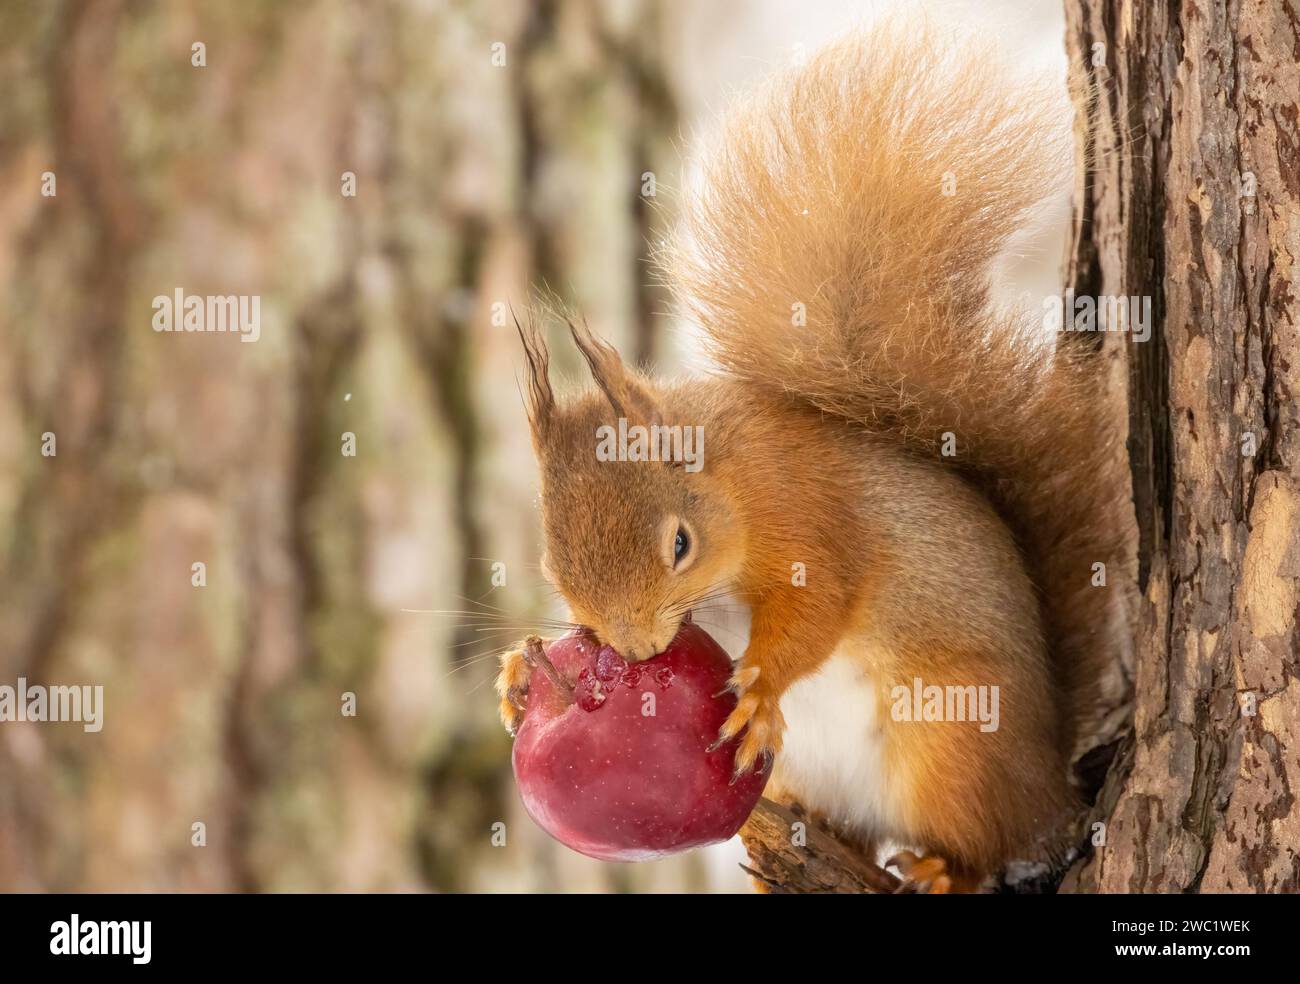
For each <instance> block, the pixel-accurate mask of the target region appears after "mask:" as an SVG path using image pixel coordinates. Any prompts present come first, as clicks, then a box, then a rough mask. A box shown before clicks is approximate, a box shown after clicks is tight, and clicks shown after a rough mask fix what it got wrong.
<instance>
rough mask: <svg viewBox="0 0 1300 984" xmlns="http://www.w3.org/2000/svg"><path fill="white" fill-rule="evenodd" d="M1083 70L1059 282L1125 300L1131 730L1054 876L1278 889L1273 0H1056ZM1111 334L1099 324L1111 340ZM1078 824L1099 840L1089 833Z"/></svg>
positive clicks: (1281, 346)
mask: <svg viewBox="0 0 1300 984" xmlns="http://www.w3.org/2000/svg"><path fill="white" fill-rule="evenodd" d="M1066 6H1067V10H1068V29H1067V40H1068V49H1069V54H1070V58H1071V62H1072V64H1073V65H1074V66H1075V67H1076V68H1081V69H1083V70H1085V71H1087V72H1088V73H1089V74H1090V76H1091V78H1092V80H1093V81H1094V82H1095V84H1096V91H1095V105H1094V120H1093V125H1092V127H1091V129H1090V131H1089V133H1088V135H1087V138H1086V139H1087V140H1088V143H1089V147H1090V150H1091V152H1092V156H1093V159H1094V166H1093V168H1092V170H1091V173H1090V175H1089V179H1088V181H1087V183H1086V188H1085V189H1084V195H1083V198H1082V201H1081V205H1080V207H1079V212H1078V220H1079V221H1078V223H1077V234H1076V248H1075V251H1074V261H1073V269H1072V271H1071V273H1072V275H1071V277H1070V282H1072V283H1073V284H1074V286H1075V289H1076V291H1077V292H1078V293H1079V294H1088V295H1093V296H1096V295H1102V296H1111V295H1119V296H1132V295H1138V296H1149V297H1151V298H1152V308H1153V313H1154V332H1153V334H1152V337H1151V339H1150V341H1148V342H1133V341H1123V340H1112V339H1108V341H1107V344H1108V345H1111V346H1113V347H1114V349H1115V350H1116V351H1120V352H1122V353H1123V358H1124V360H1125V362H1126V365H1127V391H1128V403H1129V421H1130V433H1129V454H1130V459H1131V464H1132V471H1133V491H1134V503H1135V507H1136V514H1137V523H1138V528H1139V533H1140V542H1141V547H1140V572H1139V584H1138V586H1137V588H1138V591H1139V593H1140V596H1141V597H1140V600H1139V601H1138V603H1137V613H1136V615H1137V617H1136V646H1137V649H1136V660H1135V663H1136V680H1135V690H1136V704H1135V717H1134V729H1135V730H1134V734H1133V737H1132V739H1131V740H1130V741H1129V743H1128V745H1127V747H1126V748H1125V749H1124V750H1123V753H1122V754H1121V755H1120V756H1119V757H1118V758H1117V760H1116V762H1115V764H1114V765H1113V767H1112V769H1111V771H1110V774H1109V776H1108V779H1107V782H1106V786H1105V788H1104V790H1103V793H1102V798H1101V802H1100V804H1099V808H1098V812H1097V816H1096V818H1095V819H1096V820H1097V821H1098V822H1100V823H1102V824H1104V828H1098V831H1099V833H1100V832H1104V844H1103V845H1101V846H1098V847H1096V848H1095V850H1094V852H1093V854H1092V855H1091V856H1090V857H1087V858H1085V859H1084V860H1083V861H1081V862H1080V864H1079V865H1078V866H1077V867H1076V869H1075V870H1074V871H1073V872H1071V875H1070V877H1069V878H1068V879H1067V882H1066V885H1065V887H1066V888H1067V889H1073V890H1078V891H1103V892H1182V891H1206V892H1225V891H1236V892H1240V891H1258V892H1281V891H1292V892H1294V891H1297V890H1298V889H1300V805H1298V804H1297V802H1296V799H1295V796H1294V791H1295V790H1296V789H1300V679H1297V664H1296V653H1297V651H1300V632H1298V631H1297V623H1296V618H1297V604H1298V603H1300V532H1298V531H1300V429H1298V428H1297V413H1298V412H1300V411H1297V405H1296V402H1295V396H1296V394H1297V390H1298V389H1300V387H1298V386H1297V380H1298V374H1300V360H1297V352H1298V349H1297V341H1298V340H1300V339H1298V336H1297V321H1298V317H1297V315H1298V314H1300V306H1298V305H1300V302H1298V301H1297V287H1298V286H1300V285H1298V284H1297V283H1296V279H1297V270H1296V262H1297V257H1300V184H1297V175H1300V156H1298V153H1297V147H1298V146H1300V133H1298V132H1297V100H1298V99H1300V66H1298V65H1297V60H1296V56H1295V52H1296V50H1297V46H1298V45H1300V37H1298V36H1297V22H1296V19H1295V16H1294V9H1293V8H1292V7H1291V5H1289V4H1287V3H1285V2H1283V0H1252V2H1246V3H1241V4H1225V3H1222V2H1207V3H1185V4H1174V5H1167V4H1142V3H1130V2H1123V0H1069V2H1067V4H1066ZM1116 343H1117V344H1116ZM1098 839H1100V837H1099V838H1098Z"/></svg>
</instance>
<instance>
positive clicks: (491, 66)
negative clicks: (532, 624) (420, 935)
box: [0, 0, 700, 891]
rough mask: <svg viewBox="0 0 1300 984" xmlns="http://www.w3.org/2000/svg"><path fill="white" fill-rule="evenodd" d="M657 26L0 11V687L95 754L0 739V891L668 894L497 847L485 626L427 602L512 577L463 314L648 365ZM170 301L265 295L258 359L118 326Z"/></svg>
mask: <svg viewBox="0 0 1300 984" xmlns="http://www.w3.org/2000/svg"><path fill="white" fill-rule="evenodd" d="M665 17H666V13H665V12H664V11H663V10H662V8H661V6H660V5H659V4H656V3H654V2H652V0H645V2H636V3H631V4H622V5H618V7H617V9H614V8H611V7H607V6H606V5H604V4H599V3H594V2H583V0H571V2H565V3H549V2H541V3H522V2H521V3H503V4H481V5H480V4H423V3H415V2H410V3H391V4H389V3H386V4H380V5H374V4H370V3H366V2H362V0H337V2H336V0H328V2H326V0H322V2H307V3H297V4H276V5H268V4H264V3H261V2H258V0H239V2H231V3H228V4H227V3H222V4H209V3H202V2H197V0H192V2H180V3H169V4H134V3H125V2H120V0H104V2H98V3H93V4H92V3H82V2H79V0H71V2H61V3H58V2H54V3H39V4H9V5H4V6H3V7H0V88H3V90H4V91H5V93H6V95H5V98H4V100H0V298H3V305H2V306H0V599H2V602H3V604H2V606H0V683H3V684H10V685H12V684H14V683H15V682H16V680H17V679H18V678H19V677H24V678H26V679H27V680H28V681H29V682H30V683H33V684H59V683H64V684H88V685H95V684H102V685H103V686H104V691H105V693H104V703H105V707H104V727H103V731H102V732H99V733H96V734H90V733H85V732H83V730H82V729H81V727H80V726H78V725H75V724H30V723H28V724H22V723H5V724H0V890H89V891H105V890H149V889H154V890H167V891H171V890H237V891H239V890H411V889H427V888H438V889H468V890H473V889H480V890H482V889H493V888H504V889H514V890H527V889H538V888H550V889H558V888H566V889H574V888H578V889H591V888H610V887H618V886H625V885H636V886H638V887H654V886H655V885H656V884H660V885H662V886H664V887H675V888H681V887H688V886H689V885H691V884H694V883H695V882H694V881H693V880H698V878H699V877H700V861H699V859H697V858H696V859H678V860H673V861H671V862H668V863H667V864H665V865H662V866H659V867H657V868H656V867H654V866H647V867H646V868H645V869H644V870H638V871H637V872H636V873H633V874H629V873H627V872H625V871H624V870H623V869H620V868H616V867H613V866H601V865H598V864H596V863H595V862H587V861H585V859H575V857H574V856H572V855H569V854H568V853H567V852H564V851H563V850H562V849H560V848H558V847H557V846H556V845H554V844H553V843H552V842H550V841H549V839H548V838H545V837H544V836H543V835H541V834H540V833H539V832H537V831H536V830H534V829H533V828H532V827H531V824H530V823H529V822H528V821H527V820H526V819H525V818H524V817H523V815H522V812H521V811H520V810H519V807H518V803H517V797H516V796H515V794H514V792H513V789H512V786H511V780H510V773H509V743H508V740H507V739H506V737H505V735H504V732H503V731H502V730H501V728H500V725H499V724H498V722H497V721H496V719H495V707H494V700H493V699H492V695H491V692H490V688H488V687H486V686H485V685H484V684H485V682H486V680H487V678H488V677H490V676H491V673H492V660H491V658H490V650H491V649H492V648H493V647H494V646H498V645H502V644H504V643H505V642H508V641H509V639H507V638H504V637H498V636H494V635H489V636H487V637H484V636H476V635H475V634H474V633H473V631H472V628H467V627H462V626H460V625H458V624H457V623H456V622H455V621H454V620H448V619H439V618H436V617H435V616H432V615H430V614H427V611H428V610H430V609H452V608H471V609H472V608H474V607H476V606H475V603H474V602H466V601H464V600H463V599H467V598H468V599H486V602H485V603H490V604H491V605H492V606H494V607H495V608H499V609H502V610H505V611H510V612H514V613H517V614H518V615H519V616H520V617H521V618H524V617H526V616H525V615H524V613H525V612H527V611H528V610H529V609H530V608H538V607H540V605H541V604H542V602H543V600H544V597H545V596H544V595H543V594H542V592H541V591H540V590H538V589H537V588H536V586H535V585H530V584H529V580H530V579H529V577H528V573H529V572H528V570H527V564H528V563H529V562H532V563H535V561H536V530H535V528H534V522H535V520H534V511H533V508H532V487H533V482H532V477H531V469H532V464H531V455H530V453H529V451H528V445H527V436H526V428H524V427H523V426H522V418H521V416H520V408H519V404H518V395H517V391H516V389H515V385H514V368H513V367H514V365H515V359H516V350H515V345H516V344H517V343H516V340H515V339H514V337H513V334H512V329H509V328H508V326H507V325H506V324H504V323H502V324H498V323H497V320H496V319H495V317H494V315H495V314H496V311H497V307H496V306H497V305H498V304H507V303H513V304H515V305H516V306H522V305H524V304H526V303H527V302H528V300H529V292H530V289H531V288H532V287H533V286H534V285H540V284H541V283H542V282H543V281H545V283H546V285H547V286H549V287H550V288H551V289H552V290H554V291H556V292H558V293H559V294H561V295H562V296H563V297H564V299H565V300H566V301H568V302H570V303H573V304H575V305H577V306H579V307H580V308H581V309H582V310H584V311H585V312H586V313H587V314H588V316H589V317H590V318H591V321H592V323H593V325H598V326H600V327H601V328H602V330H604V331H605V332H606V333H608V334H610V335H613V336H615V337H617V338H619V339H620V341H621V342H622V343H623V344H624V345H625V346H631V349H632V351H635V352H638V353H639V354H640V355H641V356H642V357H643V358H649V357H650V356H651V355H652V354H653V351H654V337H655V334H656V332H655V327H654V324H653V323H652V322H651V321H650V320H649V318H648V314H647V312H648V311H649V310H650V309H651V308H652V307H653V301H654V292H653V288H651V287H648V286H646V280H647V277H646V275H645V257H646V254H647V246H646V240H647V238H649V237H653V236H654V235H655V223H656V222H657V221H658V219H657V218H656V217H655V213H654V211H653V210H652V209H649V208H648V207H647V202H646V200H645V199H644V198H642V197H641V195H640V194H639V191H640V188H641V184H642V177H641V176H642V174H643V173H644V172H646V171H657V170H661V169H665V168H669V167H671V164H670V163H669V158H668V157H667V150H668V146H669V141H670V139H671V138H672V136H673V135H674V134H675V132H676V121H675V118H674V114H675V111H674V103H673V99H672V96H671V91H672V87H671V85H670V84H669V80H668V77H667V72H666V69H665V67H664V63H663V60H662V53H663V44H662V38H663V32H664V27H665V24H664V22H663V21H664V18H665ZM196 43H202V44H203V45H204V46H205V51H204V64H202V65H196V64H194V62H193V61H192V57H193V48H192V46H193V45H194V44H196ZM497 45H500V48H499V49H498V48H497V47H496V46H497ZM498 51H499V52H500V55H501V57H500V59H499V60H498V59H497V58H495V57H494V56H495V55H496V54H497V53H498ZM46 171H52V172H54V174H55V175H56V178H57V186H56V187H57V193H56V194H55V195H54V196H52V197H45V196H42V195H41V188H42V175H43V172H46ZM345 173H350V174H351V175H353V176H354V178H355V189H356V194H355V196H350V195H346V194H344V193H343V189H344V187H345V177H344V176H345ZM178 287H180V288H183V289H184V290H185V291H186V292H187V293H189V294H199V295H202V294H219V295H228V294H243V295H257V296H259V297H261V303H262V322H263V323H262V334H261V338H260V339H259V341H258V342H256V343H254V344H242V343H241V342H240V341H239V339H238V338H235V337H233V336H228V335H216V334H210V335H201V334H159V333H156V332H154V331H152V330H151V317H152V313H153V312H152V309H151V300H152V298H153V297H154V296H156V295H160V294H161V295H170V294H171V293H172V291H174V290H175V289H176V288H178ZM45 433H53V434H54V435H56V439H57V455H55V456H53V457H47V456H43V455H42V454H41V447H42V435H43V434H45ZM349 433H350V434H353V435H355V441H356V449H357V451H356V455H355V456H347V455H345V454H343V453H342V450H343V437H344V435H345V434H349ZM498 560H500V561H502V562H504V563H505V565H506V568H505V569H506V570H507V571H508V572H509V580H508V582H507V585H506V586H505V587H502V588H498V587H497V585H496V584H494V582H493V581H492V580H491V576H492V573H493V570H494V568H493V564H494V562H496V561H498ZM200 562H201V563H203V564H205V565H206V584H205V585H204V586H201V587H200V586H196V585H195V584H194V583H192V577H193V569H192V565H193V564H195V563H200ZM534 580H535V579H534ZM489 591H491V592H493V593H492V595H491V596H490V597H488V592H489ZM414 610H424V612H425V613H421V612H419V611H414ZM512 634H513V635H514V636H516V637H517V636H518V635H519V634H521V633H520V632H519V631H518V630H517V629H516V630H513V631H512ZM471 643H472V644H473V646H471V645H467V644H471ZM458 646H459V647H461V648H457V647H458ZM474 647H477V648H474ZM463 657H473V658H469V659H466V658H463ZM476 659H478V660H479V661H476ZM347 694H354V695H355V697H356V706H357V713H356V716H355V717H350V716H345V715H344V714H343V713H341V708H342V704H343V699H344V696H345V695H347ZM501 822H504V823H505V824H506V831H507V833H508V836H507V840H506V845H505V847H504V848H501V847H498V846H496V845H494V843H493V833H494V825H495V824H498V823H501ZM196 824H202V825H203V828H202V836H201V837H200V834H199V833H198V832H197V829H198V828H196V827H195V825H196ZM199 840H202V841H203V844H202V846H200V845H199V844H198V841H199ZM656 878H659V879H661V880H660V881H659V882H656V881H655V879H656Z"/></svg>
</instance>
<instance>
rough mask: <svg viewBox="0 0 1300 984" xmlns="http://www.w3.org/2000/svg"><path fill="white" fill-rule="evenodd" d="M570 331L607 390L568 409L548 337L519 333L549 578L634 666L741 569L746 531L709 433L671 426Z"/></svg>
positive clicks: (629, 376)
mask: <svg viewBox="0 0 1300 984" xmlns="http://www.w3.org/2000/svg"><path fill="white" fill-rule="evenodd" d="M516 324H518V323H517V322H516ZM569 328H570V329H571V331H572V333H573V338H574V341H575V342H576V343H577V346H578V348H579V350H580V351H581V352H582V354H583V356H584V357H585V359H586V361H587V365H588V367H589V368H590V369H591V375H592V378H593V379H594V380H595V382H596V385H597V387H598V390H599V392H588V393H584V394H582V395H581V396H579V397H576V398H574V399H573V400H570V401H567V402H566V403H565V404H564V405H559V404H557V402H556V400H555V398H554V396H553V394H552V391H551V385H550V380H549V378H548V373H547V364H548V355H547V351H546V346H545V342H544V340H543V338H542V335H541V332H540V330H539V329H538V328H537V327H536V326H535V325H533V324H531V323H530V325H529V327H528V328H527V329H525V328H524V327H523V326H519V335H520V338H521V339H522V340H523V343H524V354H525V357H526V361H527V373H526V374H527V381H526V393H525V403H526V405H527V409H528V420H529V424H530V427H531V430H532V439H533V448H534V450H535V451H536V453H537V459H538V463H539V465H540V473H541V511H542V530H543V535H544V538H545V553H544V555H543V558H542V570H543V572H544V573H545V575H546V577H547V579H548V580H549V581H551V583H552V584H554V585H555V587H556V588H557V589H558V590H559V592H560V593H561V594H562V595H563V596H564V598H565V600H566V601H567V602H568V604H569V608H570V610H571V613H572V615H571V617H572V619H573V620H574V621H575V622H578V623H581V624H583V625H586V626H588V627H590V628H591V629H593V630H594V631H595V633H596V635H597V636H598V637H599V638H600V639H601V641H602V642H605V643H608V644H609V645H611V646H613V647H614V648H615V649H617V650H618V651H619V653H621V654H622V655H623V657H624V658H625V659H627V660H629V661H635V660H642V659H649V658H650V657H651V656H654V655H655V654H657V653H660V652H662V651H663V650H664V649H665V648H667V646H668V644H669V642H671V641H672V638H673V636H674V635H676V634H677V629H678V627H679V626H680V625H681V623H682V620H683V619H684V618H685V617H686V616H687V613H688V612H690V610H691V608H692V607H693V606H694V605H695V604H696V603H697V602H699V601H700V600H702V599H703V598H704V597H705V596H707V595H710V594H711V593H713V592H714V591H717V590H720V589H721V588H723V587H725V585H726V584H727V583H728V582H729V581H730V579H731V578H732V577H734V576H735V575H736V573H737V572H738V571H737V566H738V563H739V560H738V558H739V557H740V556H741V552H740V550H739V549H738V545H739V542H740V540H739V537H740V533H739V528H738V522H737V519H736V516H735V514H734V511H733V508H732V505H731V504H730V502H729V500H728V497H727V496H725V495H723V494H722V490H721V489H720V488H719V486H718V485H717V483H716V481H715V479H714V477H713V476H712V475H710V473H709V470H708V468H706V467H703V465H704V455H703V450H704V449H703V427H702V425H701V424H700V423H699V422H698V421H686V420H672V419H667V418H666V417H665V412H664V408H663V406H662V402H663V401H662V400H661V398H660V394H659V392H658V391H657V390H656V388H655V387H654V386H653V385H652V384H651V383H650V382H649V381H648V380H646V379H644V378H642V377H641V376H640V375H638V374H637V373H635V372H633V371H632V370H630V369H628V368H627V367H626V366H625V365H624V364H623V361H622V360H621V359H620V358H619V355H618V353H617V352H616V351H615V350H614V349H613V348H612V347H611V346H609V345H607V344H606V343H604V342H602V341H600V340H599V339H597V338H596V337H595V336H594V335H592V334H591V332H590V331H589V330H588V329H587V327H586V326H585V325H583V326H581V327H580V326H578V325H577V324H575V323H573V322H572V321H570V322H569ZM652 445H653V446H652ZM665 449H668V450H669V451H670V452H671V453H669V454H664V453H663V452H664V450H665ZM678 452H680V453H678ZM646 457H649V458H650V459H652V460H645V458H646ZM665 458H667V459H669V460H664V459H665Z"/></svg>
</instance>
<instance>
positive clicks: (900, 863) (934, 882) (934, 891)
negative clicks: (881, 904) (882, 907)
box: [885, 851, 953, 895]
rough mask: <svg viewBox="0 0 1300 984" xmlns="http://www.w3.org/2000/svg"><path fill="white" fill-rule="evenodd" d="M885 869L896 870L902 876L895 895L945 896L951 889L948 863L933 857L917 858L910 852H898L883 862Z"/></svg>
mask: <svg viewBox="0 0 1300 984" xmlns="http://www.w3.org/2000/svg"><path fill="white" fill-rule="evenodd" d="M885 867H886V868H897V869H898V873H899V874H900V875H902V878H903V880H902V882H901V883H900V884H899V886H898V888H896V889H895V890H894V894H895V895H947V894H949V893H950V892H951V891H952V889H953V884H952V879H951V878H950V877H949V876H948V863H947V862H946V861H944V859H943V858H940V857H936V856H934V855H927V856H926V857H918V856H917V855H915V854H913V853H912V852H911V851H899V852H898V853H897V854H895V855H894V856H893V857H892V858H890V859H889V860H888V861H886V862H885Z"/></svg>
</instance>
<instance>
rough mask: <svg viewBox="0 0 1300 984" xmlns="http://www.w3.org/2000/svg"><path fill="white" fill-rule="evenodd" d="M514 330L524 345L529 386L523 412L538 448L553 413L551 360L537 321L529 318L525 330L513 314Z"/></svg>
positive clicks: (543, 439) (512, 313) (525, 395)
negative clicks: (526, 413) (525, 412)
mask: <svg viewBox="0 0 1300 984" xmlns="http://www.w3.org/2000/svg"><path fill="white" fill-rule="evenodd" d="M510 316H511V317H512V318H514V319H515V329H516V330H517V331H518V332H519V340H520V341H521V342H523V345H524V358H525V360H527V362H528V382H527V388H526V390H525V392H524V408H525V409H526V410H527V412H528V425H529V427H531V428H532V432H533V444H534V445H535V446H536V447H537V448H541V446H542V445H543V444H544V443H546V440H545V439H546V432H547V430H548V429H549V427H550V423H551V418H552V416H553V414H554V411H555V395H554V394H553V393H552V392H551V377H550V372H549V367H550V362H551V357H550V353H549V352H547V350H546V338H545V336H544V335H543V334H542V329H541V328H540V327H538V325H537V321H536V319H534V318H533V317H532V316H531V315H529V316H528V318H527V321H528V327H527V328H525V327H524V326H523V325H521V324H520V323H519V319H518V318H517V317H515V315H514V312H513V311H511V312H510Z"/></svg>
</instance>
